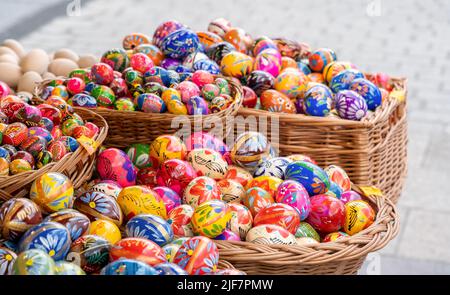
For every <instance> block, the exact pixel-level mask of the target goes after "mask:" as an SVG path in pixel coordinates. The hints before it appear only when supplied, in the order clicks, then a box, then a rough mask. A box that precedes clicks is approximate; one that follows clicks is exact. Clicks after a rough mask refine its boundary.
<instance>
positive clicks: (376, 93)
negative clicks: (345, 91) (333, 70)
mask: <svg viewBox="0 0 450 295" xmlns="http://www.w3.org/2000/svg"><path fill="white" fill-rule="evenodd" d="M350 89H351V90H353V91H355V92H357V93H358V94H359V95H361V96H362V97H363V98H364V100H365V101H366V103H367V107H368V109H369V110H371V111H374V110H375V109H376V108H377V107H378V106H380V105H381V92H380V89H379V88H378V87H377V86H376V85H375V84H373V83H372V82H370V81H369V80H367V79H364V78H358V79H354V80H353V81H352V83H351V84H350Z"/></svg>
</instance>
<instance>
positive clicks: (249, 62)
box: [220, 51, 253, 79]
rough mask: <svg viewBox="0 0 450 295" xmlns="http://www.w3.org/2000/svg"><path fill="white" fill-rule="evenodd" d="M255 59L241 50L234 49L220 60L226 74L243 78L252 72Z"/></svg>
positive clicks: (221, 68) (221, 67) (222, 69)
mask: <svg viewBox="0 0 450 295" xmlns="http://www.w3.org/2000/svg"><path fill="white" fill-rule="evenodd" d="M252 69H253V59H252V58H251V57H250V56H248V55H246V54H244V53H241V52H238V51H232V52H230V53H228V54H227V55H225V56H224V57H223V58H222V61H221V62H220V70H221V71H222V73H223V74H224V75H226V76H231V77H235V78H238V79H239V78H242V77H244V76H247V75H248V74H250V73H251V72H252Z"/></svg>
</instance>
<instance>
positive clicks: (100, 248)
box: [66, 235, 111, 273]
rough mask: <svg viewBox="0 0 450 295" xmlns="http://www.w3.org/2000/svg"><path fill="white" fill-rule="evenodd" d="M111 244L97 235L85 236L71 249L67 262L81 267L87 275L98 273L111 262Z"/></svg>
mask: <svg viewBox="0 0 450 295" xmlns="http://www.w3.org/2000/svg"><path fill="white" fill-rule="evenodd" d="M110 249H111V243H109V242H108V241H107V240H106V239H104V238H102V237H99V236H96V235H84V236H81V237H79V238H78V239H76V240H75V241H74V242H73V243H72V246H71V247H70V251H69V254H67V257H66V260H67V261H69V262H72V263H75V264H76V265H79V266H80V267H81V269H82V270H84V271H85V272H86V273H97V272H98V271H100V270H101V269H102V268H103V267H104V266H105V265H107V264H108V261H109V251H110Z"/></svg>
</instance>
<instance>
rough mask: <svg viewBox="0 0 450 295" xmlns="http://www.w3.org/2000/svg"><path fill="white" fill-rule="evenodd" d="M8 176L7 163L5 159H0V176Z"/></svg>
mask: <svg viewBox="0 0 450 295" xmlns="http://www.w3.org/2000/svg"><path fill="white" fill-rule="evenodd" d="M8 175H9V161H8V160H7V159H6V158H1V157H0V176H8Z"/></svg>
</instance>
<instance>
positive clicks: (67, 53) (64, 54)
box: [53, 48, 80, 62]
mask: <svg viewBox="0 0 450 295" xmlns="http://www.w3.org/2000/svg"><path fill="white" fill-rule="evenodd" d="M57 58H67V59H70V60H73V61H74V62H78V60H79V59H80V58H79V56H78V54H76V53H75V52H74V51H73V50H70V49H67V48H62V49H59V50H57V51H55V54H54V55H53V59H57Z"/></svg>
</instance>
